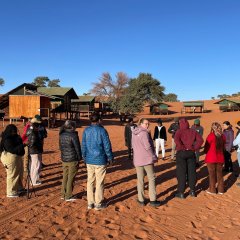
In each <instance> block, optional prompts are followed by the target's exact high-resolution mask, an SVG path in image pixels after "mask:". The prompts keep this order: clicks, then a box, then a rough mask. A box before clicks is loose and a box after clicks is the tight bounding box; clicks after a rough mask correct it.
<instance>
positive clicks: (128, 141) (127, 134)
mask: <svg viewBox="0 0 240 240" xmlns="http://www.w3.org/2000/svg"><path fill="white" fill-rule="evenodd" d="M136 127H137V125H136V124H134V122H133V118H132V117H129V118H128V124H127V125H126V126H125V130H124V138H125V146H126V147H127V148H128V159H129V160H132V130H133V129H134V128H136Z"/></svg>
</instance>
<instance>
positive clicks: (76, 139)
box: [72, 132, 82, 161]
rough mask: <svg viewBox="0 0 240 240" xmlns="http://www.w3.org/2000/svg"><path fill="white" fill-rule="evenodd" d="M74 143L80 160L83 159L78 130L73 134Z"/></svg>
mask: <svg viewBox="0 0 240 240" xmlns="http://www.w3.org/2000/svg"><path fill="white" fill-rule="evenodd" d="M72 143H73V146H74V149H75V151H76V153H77V157H78V161H80V160H81V159H82V152H81V145H80V141H79V137H78V134H77V132H75V133H74V135H73V138H72Z"/></svg>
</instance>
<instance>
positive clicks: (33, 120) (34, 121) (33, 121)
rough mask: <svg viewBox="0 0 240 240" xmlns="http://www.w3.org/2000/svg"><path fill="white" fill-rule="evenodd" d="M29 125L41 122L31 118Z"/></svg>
mask: <svg viewBox="0 0 240 240" xmlns="http://www.w3.org/2000/svg"><path fill="white" fill-rule="evenodd" d="M31 123H41V121H39V120H37V118H35V117H34V118H32V120H31Z"/></svg>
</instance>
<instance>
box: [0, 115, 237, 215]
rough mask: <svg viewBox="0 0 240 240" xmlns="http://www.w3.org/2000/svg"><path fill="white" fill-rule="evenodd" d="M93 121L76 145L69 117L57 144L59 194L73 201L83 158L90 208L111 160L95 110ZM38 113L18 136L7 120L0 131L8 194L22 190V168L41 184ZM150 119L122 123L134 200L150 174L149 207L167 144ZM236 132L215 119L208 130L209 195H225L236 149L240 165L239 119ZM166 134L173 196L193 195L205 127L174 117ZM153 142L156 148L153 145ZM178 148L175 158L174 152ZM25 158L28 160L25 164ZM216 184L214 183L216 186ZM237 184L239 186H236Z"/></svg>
mask: <svg viewBox="0 0 240 240" xmlns="http://www.w3.org/2000/svg"><path fill="white" fill-rule="evenodd" d="M90 121H91V125H90V126H88V127H87V128H85V130H84V131H83V136H82V143H80V140H79V136H78V132H77V131H76V123H75V122H74V121H71V120H67V121H66V122H65V123H64V125H63V126H62V127H61V128H60V131H59V147H60V151H61V160H62V167H63V180H62V188H61V198H62V199H63V200H65V201H68V202H71V201H75V200H76V198H75V197H74V195H73V186H74V180H75V177H76V174H77V172H78V168H79V162H80V161H81V160H82V159H83V161H84V164H85V165H86V169H87V202H88V209H95V210H101V209H103V208H105V207H106V203H104V179H105V176H106V171H107V166H108V165H112V164H113V161H114V157H113V152H112V147H111V142H110V139H109V136H108V132H107V131H106V129H105V128H104V127H103V125H102V122H101V118H100V116H99V115H98V114H93V115H92V116H91V117H90ZM41 123H42V121H41V117H40V116H38V115H36V116H35V117H34V118H33V119H32V120H31V121H30V122H28V123H27V124H26V126H25V128H24V132H23V135H22V137H21V136H20V135H19V133H18V129H17V127H16V126H15V125H14V124H9V125H8V126H7V127H6V129H5V130H4V132H3V133H2V139H1V143H0V151H1V152H2V154H1V161H2V163H3V165H4V167H5V168H6V171H7V197H18V196H19V194H20V193H21V192H24V191H25V189H24V187H23V184H22V179H23V172H24V169H25V170H26V171H27V170H28V171H29V174H30V177H31V180H32V184H33V186H36V185H40V184H41V181H40V171H41V167H42V153H43V143H44V138H46V137H47V132H46V129H45V128H44V127H43V126H42V124H41ZM149 124H150V122H149V120H148V119H147V118H142V119H140V120H139V122H138V124H135V123H134V122H133V119H132V118H130V119H129V123H128V124H127V125H126V127H125V132H124V133H125V135H124V136H125V144H126V146H127V147H128V157H129V159H131V160H133V164H134V166H135V168H136V173H137V191H138V197H137V202H138V204H140V205H141V206H144V205H146V203H147V202H146V199H145V194H144V177H145V174H146V175H147V177H148V182H149V199H150V203H149V204H150V206H153V207H158V206H160V202H159V201H158V200H157V193H156V183H155V170H154V164H155V163H156V162H157V161H158V158H159V150H160V148H161V150H162V160H165V142H166V141H167V131H166V128H165V126H163V121H162V120H161V119H158V120H157V126H155V129H154V134H153V138H152V137H151V133H150V131H149ZM236 127H237V129H238V132H237V135H236V138H235V139H234V132H233V130H232V127H231V124H230V123H229V122H228V121H225V122H224V123H223V129H222V127H221V125H220V124H219V123H217V122H214V123H212V125H211V132H210V133H209V135H208V136H207V138H206V142H205V145H204V152H205V153H206V157H205V162H206V165H207V169H208V173H209V188H208V190H207V191H206V192H207V193H209V194H216V193H218V194H223V193H224V183H223V166H224V170H225V171H228V172H232V171H233V166H232V160H231V153H232V151H233V149H234V148H235V149H237V152H238V162H239V165H240V134H239V132H240V121H239V122H238V123H237V125H236ZM168 132H169V133H170V134H171V135H172V153H171V159H172V160H173V159H175V157H176V176H177V181H178V185H177V193H176V195H175V196H176V197H177V198H181V199H183V198H185V189H186V185H187V184H188V186H189V188H190V192H189V195H190V196H191V197H196V182H197V173H196V168H197V165H198V164H199V149H200V148H201V146H202V145H203V142H204V140H203V137H202V135H203V127H202V126H201V125H200V120H199V119H195V120H194V125H193V126H192V127H190V126H189V122H188V121H187V119H185V118H181V119H179V118H175V119H174V122H173V123H172V124H171V125H170V127H169V129H168ZM154 141H155V147H154ZM175 151H176V156H175ZM24 155H25V156H26V155H27V156H29V157H25V158H24V159H25V161H24V162H23V161H22V160H21V159H22V158H23V156H24ZM26 162H28V163H26ZM216 184H217V186H216ZM237 185H238V186H240V184H237Z"/></svg>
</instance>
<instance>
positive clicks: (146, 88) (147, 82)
mask: <svg viewBox="0 0 240 240" xmlns="http://www.w3.org/2000/svg"><path fill="white" fill-rule="evenodd" d="M164 90H165V87H164V86H162V85H161V83H160V81H159V80H157V79H155V78H153V77H152V75H151V74H149V73H140V74H139V75H138V77H137V78H132V79H130V81H129V86H128V88H127V89H126V91H125V94H124V96H123V97H122V98H121V101H120V104H119V105H120V110H121V111H122V112H125V113H131V114H133V113H136V112H140V111H141V110H142V109H143V106H144V104H145V103H146V102H147V103H150V104H151V103H155V102H160V101H162V100H163V98H164V96H165V95H164Z"/></svg>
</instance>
